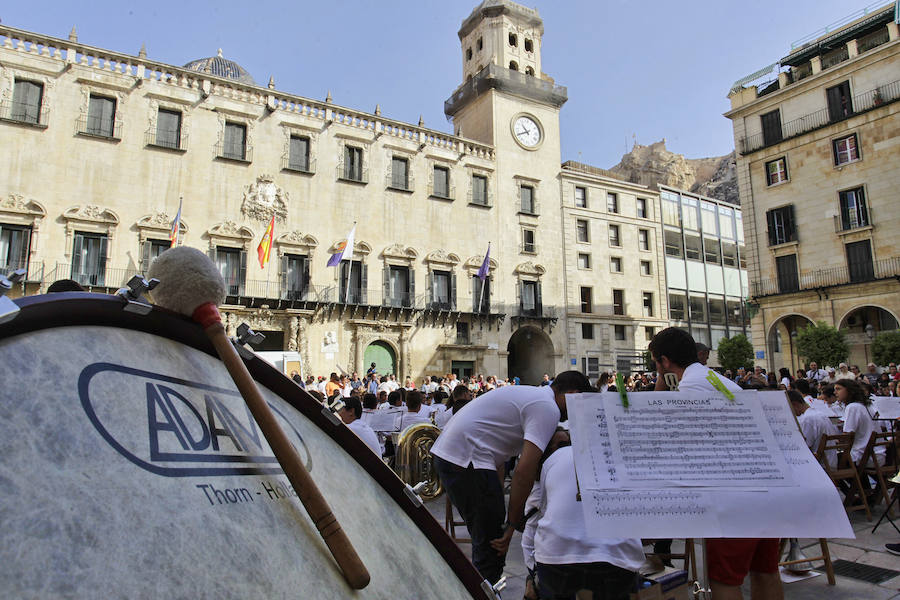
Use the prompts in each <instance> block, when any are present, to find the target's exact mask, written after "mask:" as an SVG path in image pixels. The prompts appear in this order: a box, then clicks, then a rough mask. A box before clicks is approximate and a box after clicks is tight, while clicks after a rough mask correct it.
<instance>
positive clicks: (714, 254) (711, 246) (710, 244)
mask: <svg viewBox="0 0 900 600" xmlns="http://www.w3.org/2000/svg"><path fill="white" fill-rule="evenodd" d="M703 254H704V256H705V257H706V264H710V265H718V264H721V263H722V256H721V255H720V254H719V240H717V239H715V238H708V237H705V236H704V238H703Z"/></svg>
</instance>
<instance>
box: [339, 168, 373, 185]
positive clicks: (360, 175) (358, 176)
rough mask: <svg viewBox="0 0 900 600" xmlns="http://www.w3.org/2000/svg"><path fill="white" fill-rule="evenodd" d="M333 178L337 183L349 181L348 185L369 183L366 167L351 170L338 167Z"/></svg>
mask: <svg viewBox="0 0 900 600" xmlns="http://www.w3.org/2000/svg"><path fill="white" fill-rule="evenodd" d="M335 176H336V177H337V179H338V181H349V182H350V183H363V184H365V183H369V169H368V167H364V168H362V169H353V168H348V167H346V166H344V165H338V166H337V167H336V168H335Z"/></svg>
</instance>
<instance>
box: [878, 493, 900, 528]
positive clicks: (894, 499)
mask: <svg viewBox="0 0 900 600" xmlns="http://www.w3.org/2000/svg"><path fill="white" fill-rule="evenodd" d="M897 498H898V495H897V487H896V484H895V487H894V492H893V493H892V494H891V503H890V504H888V505H887V508H885V509H884V512H883V513H882V514H881V518H880V519H878V522H877V523H875V527H873V528H872V533H875V530H876V529H878V526H879V525H881V522H882V521H884V519H885V517H887V520H888V522H890V524H891V525H892V526H893V528H894V529H896V530H897V533H900V529H898V528H897V524H896V523H894V520H893V519H892V518H891V515H890V514H889V513H890V512H891V509H892V508H893V507H894V505H895V504H897Z"/></svg>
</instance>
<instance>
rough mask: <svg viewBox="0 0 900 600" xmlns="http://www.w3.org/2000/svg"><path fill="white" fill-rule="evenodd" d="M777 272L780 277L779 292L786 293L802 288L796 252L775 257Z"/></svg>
mask: <svg viewBox="0 0 900 600" xmlns="http://www.w3.org/2000/svg"><path fill="white" fill-rule="evenodd" d="M775 272H776V276H777V277H778V291H779V292H781V293H782V294H786V293H789V292H796V291H797V290H799V289H800V278H799V275H798V273H797V255H796V254H788V255H786V256H777V257H776V258H775Z"/></svg>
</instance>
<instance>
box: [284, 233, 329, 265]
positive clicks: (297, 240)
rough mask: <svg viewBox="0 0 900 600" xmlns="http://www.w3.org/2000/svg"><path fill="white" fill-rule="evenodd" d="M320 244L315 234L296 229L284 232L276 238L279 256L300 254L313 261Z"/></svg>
mask: <svg viewBox="0 0 900 600" xmlns="http://www.w3.org/2000/svg"><path fill="white" fill-rule="evenodd" d="M318 246H319V240H317V239H316V238H315V237H314V236H312V235H310V234H308V233H307V234H303V233H301V232H300V231H298V230H296V229H294V230H293V231H288V232H287V233H282V234H281V235H280V236H278V237H277V238H275V248H276V251H277V253H278V258H281V257H283V256H284V255H285V254H298V255H304V256H306V257H307V258H309V260H310V261H312V259H313V255H314V254H315V251H316V248H317V247H318Z"/></svg>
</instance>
